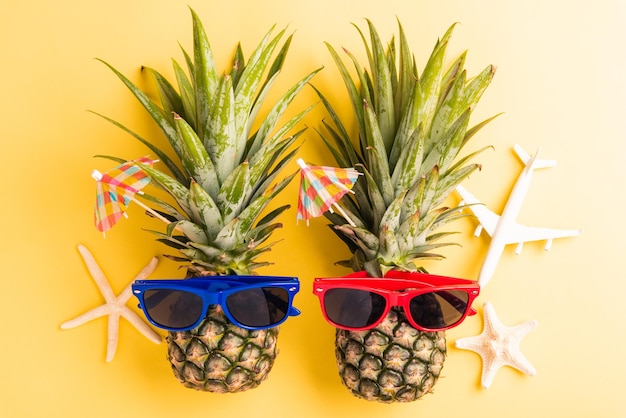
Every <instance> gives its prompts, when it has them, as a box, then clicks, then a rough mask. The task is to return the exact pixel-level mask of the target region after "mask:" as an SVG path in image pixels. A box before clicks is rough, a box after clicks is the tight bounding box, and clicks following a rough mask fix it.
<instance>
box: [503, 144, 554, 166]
mask: <svg viewBox="0 0 626 418" xmlns="http://www.w3.org/2000/svg"><path fill="white" fill-rule="evenodd" d="M513 148H514V149H515V153H516V154H517V156H518V157H519V159H520V160H522V162H523V163H524V165H529V164H531V167H532V169H533V170H536V169H538V168H547V167H554V166H555V165H556V161H555V160H540V159H538V158H537V156H538V155H539V151H540V150H537V152H536V153H535V155H534V156H531V155H530V154H528V153H527V152H526V151H524V149H523V148H522V147H521V146H519V145H517V144H515V145H514V147H513Z"/></svg>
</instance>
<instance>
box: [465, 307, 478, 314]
mask: <svg viewBox="0 0 626 418" xmlns="http://www.w3.org/2000/svg"><path fill="white" fill-rule="evenodd" d="M476 313H477V312H476V309H474V308H472V307H471V306H470V310H469V312H468V313H467V315H469V316H472V315H476Z"/></svg>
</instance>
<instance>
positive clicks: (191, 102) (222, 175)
mask: <svg viewBox="0 0 626 418" xmlns="http://www.w3.org/2000/svg"><path fill="white" fill-rule="evenodd" d="M191 15H192V20H193V55H189V54H188V53H187V52H186V51H185V50H184V49H183V54H184V57H185V60H186V65H187V69H188V74H189V75H187V73H186V72H185V71H184V70H183V68H182V66H181V65H179V64H178V63H177V62H176V61H175V60H173V69H174V73H175V77H176V85H177V89H176V88H175V87H174V85H173V84H172V83H170V82H169V81H168V80H167V79H166V78H165V77H164V76H163V75H162V74H160V73H159V72H158V71H156V70H154V69H151V68H145V70H146V71H147V72H148V73H149V74H150V75H152V77H153V78H154V81H155V83H156V87H157V90H158V97H159V100H160V105H159V104H157V103H156V102H155V101H153V100H152V99H151V98H150V97H149V96H148V94H146V93H145V92H143V91H142V90H141V89H139V88H138V87H137V86H136V85H135V84H133V83H132V82H131V81H130V80H129V79H128V78H126V77H125V76H124V75H122V74H121V73H120V72H119V71H117V70H116V69H115V68H113V67H112V66H111V65H110V64H108V63H106V62H104V61H102V62H103V63H104V64H106V65H107V66H108V67H109V68H110V69H111V70H112V71H113V72H114V73H115V74H116V75H117V76H118V77H119V78H120V79H121V80H122V82H123V83H124V84H125V85H126V86H127V87H128V89H129V90H130V91H131V92H132V93H133V95H134V96H135V97H136V98H137V99H138V100H139V102H140V103H141V104H142V105H143V107H144V108H145V110H146V111H147V112H148V114H149V115H150V116H151V117H152V119H154V121H155V122H156V123H157V125H158V126H159V127H160V129H161V131H162V132H163V133H164V135H165V137H166V138H167V140H168V142H169V144H170V145H171V147H172V149H173V151H174V153H175V156H176V159H177V162H175V161H174V160H173V159H171V158H170V157H169V156H168V155H167V154H166V153H165V152H164V151H162V150H160V149H159V148H157V147H156V146H155V145H154V144H153V143H151V142H150V141H148V140H146V139H144V138H142V137H141V136H139V135H138V134H136V133H134V132H132V131H131V130H130V129H128V128H126V127H125V126H123V125H121V124H119V123H118V122H116V121H114V120H112V119H110V118H107V117H104V116H103V117H104V118H105V119H107V120H109V121H110V122H112V123H114V124H115V125H116V126H118V127H120V128H122V129H123V130H125V131H126V132H128V133H130V134H131V135H132V136H133V137H135V138H136V139H138V140H139V141H141V142H142V143H143V144H145V145H146V146H147V147H148V148H149V149H150V150H151V151H152V152H153V153H154V154H156V155H157V156H158V158H159V159H160V160H161V161H162V162H163V163H164V165H165V166H166V167H167V169H168V171H169V173H166V172H164V171H160V170H158V169H155V168H153V167H151V166H149V165H144V164H139V163H138V164H139V165H140V166H141V168H142V169H143V170H144V171H145V172H146V173H147V174H148V175H149V176H150V177H151V179H152V180H153V181H154V182H155V183H156V184H157V185H158V186H160V188H162V189H163V190H165V191H166V192H167V193H168V194H169V195H170V196H171V197H172V198H173V200H174V201H175V203H176V206H177V207H176V206H174V205H171V204H169V203H167V202H165V201H163V200H161V199H159V198H157V197H155V196H149V195H144V197H146V198H147V199H148V200H150V201H151V203H152V204H154V205H155V206H156V207H158V208H159V212H160V213H162V214H163V215H164V216H166V217H167V218H169V219H170V220H171V221H172V222H171V223H170V224H168V227H167V230H166V232H165V233H162V232H157V231H151V232H153V233H154V234H156V235H157V239H158V240H159V241H161V242H163V243H165V244H166V245H168V246H170V247H173V248H175V249H177V250H178V251H179V255H178V256H169V257H170V258H172V259H174V260H176V261H180V262H184V263H186V267H187V268H188V271H189V274H193V275H205V274H250V273H251V272H252V271H253V270H254V269H255V268H258V267H260V266H263V265H267V264H269V263H268V262H260V261H257V257H258V256H259V255H261V254H262V253H264V252H266V251H268V250H269V248H270V247H271V245H272V244H273V243H267V242H266V241H267V239H268V238H269V237H270V235H271V234H272V232H274V231H275V230H276V229H277V228H280V227H281V226H282V225H281V224H280V223H277V222H275V220H276V218H277V217H278V216H279V215H280V214H281V213H282V212H283V211H284V210H286V209H287V208H288V207H289V205H285V206H281V207H278V208H276V209H274V210H272V211H270V212H269V213H267V214H266V215H265V216H263V217H262V218H261V214H262V212H263V211H264V209H266V207H267V206H268V204H269V203H270V201H271V200H272V199H273V198H274V197H275V196H276V195H277V194H278V193H279V192H280V191H282V190H283V189H284V188H285V187H286V185H287V184H288V183H289V182H290V181H291V179H292V178H293V176H294V175H295V173H294V174H291V175H288V176H286V177H284V178H282V179H278V176H279V173H280V171H281V170H282V169H283V168H284V167H285V165H286V164H287V163H288V162H289V161H290V160H291V159H292V158H293V157H294V155H295V152H296V149H297V147H296V149H293V148H294V147H292V145H294V142H295V141H296V140H297V138H298V137H299V136H300V135H301V134H302V133H303V131H304V129H302V130H299V131H297V132H295V133H293V134H289V132H290V131H291V130H292V129H293V128H294V127H295V126H296V125H297V124H298V123H299V122H300V121H301V120H302V118H303V117H304V116H305V115H306V114H307V112H308V111H309V110H310V109H311V107H309V108H307V109H305V110H304V111H302V112H300V113H298V114H297V115H295V116H293V117H292V118H290V119H289V120H287V121H286V122H284V123H283V124H282V125H281V124H279V120H280V119H281V116H283V114H284V112H285V110H286V108H287V107H288V105H289V104H290V103H291V102H292V100H293V99H294V97H295V96H296V95H297V94H298V93H299V92H300V90H301V89H302V88H303V86H305V85H306V84H307V83H308V82H309V81H310V79H311V78H312V77H313V76H314V74H315V73H316V72H317V71H319V70H316V71H313V72H311V73H310V74H308V75H307V76H306V77H304V78H303V79H302V80H300V81H299V82H297V83H296V84H295V85H293V86H292V87H291V88H289V89H288V90H287V91H286V92H285V93H284V94H283V96H282V97H280V98H279V99H278V101H277V102H276V103H275V104H274V105H273V107H272V108H271V109H270V110H269V111H267V113H266V114H265V115H264V116H263V118H262V119H260V116H259V114H260V113H259V112H260V110H261V107H262V106H263V104H264V99H265V98H266V96H267V94H268V92H269V91H270V89H271V87H272V85H273V84H274V82H275V80H276V79H277V77H278V75H279V74H280V71H281V68H282V66H283V63H284V60H285V57H286V55H287V51H288V49H289V45H290V43H291V36H289V37H288V38H287V39H286V41H284V42H283V43H282V46H280V49H278V48H279V45H280V43H281V38H282V37H283V35H284V32H285V31H284V30H282V31H280V32H279V33H278V34H277V35H276V36H273V37H272V32H273V29H274V28H272V29H270V30H269V31H268V32H267V33H266V35H265V36H264V37H263V39H262V40H261V42H260V43H259V44H258V46H257V47H256V49H255V50H254V51H253V52H252V54H251V55H250V57H249V58H248V60H247V62H246V61H245V59H244V54H243V51H242V48H241V45H240V44H239V45H238V46H237V48H236V52H235V55H234V58H233V61H232V65H231V67H230V71H229V72H227V73H224V74H222V75H218V71H217V68H216V65H215V62H214V58H213V53H212V51H211V47H210V44H209V41H208V39H207V35H206V32H205V30H204V28H203V26H202V23H201V21H200V19H199V17H198V16H197V14H196V13H195V12H194V11H193V10H191ZM277 49H278V52H277V54H275V58H274V59H273V61H272V60H271V57H272V56H273V55H274V52H275V51H276V50H277ZM270 63H271V65H270ZM100 116H102V115H100ZM257 121H259V122H258V123H256V122H257ZM257 125H258V128H257V129H256V131H254V132H253V131H252V129H253V126H257ZM117 160H118V161H119V159H117ZM259 218H260V219H259Z"/></svg>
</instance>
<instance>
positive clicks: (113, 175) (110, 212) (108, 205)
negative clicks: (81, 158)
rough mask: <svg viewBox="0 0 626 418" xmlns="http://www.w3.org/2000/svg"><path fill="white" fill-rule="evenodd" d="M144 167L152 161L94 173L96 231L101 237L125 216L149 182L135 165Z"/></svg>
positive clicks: (130, 162)
mask: <svg viewBox="0 0 626 418" xmlns="http://www.w3.org/2000/svg"><path fill="white" fill-rule="evenodd" d="M137 162H139V163H142V164H147V165H152V164H154V161H153V160H151V159H149V158H147V157H142V158H139V159H137V160H133V161H127V162H125V163H124V164H121V165H119V166H117V167H115V168H113V169H111V170H109V171H107V172H106V173H104V174H102V173H100V172H99V171H98V170H94V171H93V173H92V174H91V176H92V177H93V178H94V179H95V180H96V205H95V209H94V220H95V223H96V228H97V229H98V231H102V232H103V233H104V232H106V231H108V230H109V229H111V228H113V226H114V225H115V224H116V223H117V221H119V220H120V218H121V217H122V216H126V213H125V211H126V209H127V208H128V205H129V204H130V201H131V200H134V195H135V193H141V192H140V190H141V189H142V188H144V187H145V186H146V185H147V184H148V183H149V182H150V177H148V176H147V174H146V173H144V172H143V170H141V168H139V166H137V164H135V163H137Z"/></svg>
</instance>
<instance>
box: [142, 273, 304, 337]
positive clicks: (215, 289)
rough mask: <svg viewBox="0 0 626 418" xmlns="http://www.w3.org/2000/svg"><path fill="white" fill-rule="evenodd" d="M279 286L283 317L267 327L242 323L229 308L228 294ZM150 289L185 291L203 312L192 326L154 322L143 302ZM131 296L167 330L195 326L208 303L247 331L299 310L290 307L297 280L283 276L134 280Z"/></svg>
mask: <svg viewBox="0 0 626 418" xmlns="http://www.w3.org/2000/svg"><path fill="white" fill-rule="evenodd" d="M268 287H269V288H272V287H273V288H280V289H283V290H285V291H286V292H287V295H288V300H287V303H288V307H287V310H286V312H285V316H284V317H283V318H282V319H281V320H279V321H277V322H275V323H272V324H269V325H266V326H254V325H247V324H243V323H241V322H240V321H239V320H237V319H236V318H235V317H234V316H233V315H232V313H231V312H230V310H229V308H228V304H227V303H226V302H227V299H228V297H229V296H231V295H233V294H236V293H237V292H241V291H244V290H253V289H261V288H268ZM150 290H171V291H178V292H185V293H187V294H193V295H195V296H198V297H199V298H200V299H201V300H202V311H201V313H200V315H199V317H198V319H197V320H196V321H195V322H194V323H193V324H191V325H189V326H185V327H180V328H173V327H169V326H166V325H163V324H160V323H158V322H157V321H155V320H154V319H153V318H152V316H151V315H150V312H149V309H148V308H147V304H146V292H148V291H150ZM132 291H133V295H135V297H136V298H137V299H138V300H139V308H141V309H142V310H143V312H144V315H145V316H146V318H147V319H148V321H149V322H150V323H151V324H152V325H154V326H156V327H158V328H162V329H165V330H168V331H188V330H191V329H193V328H196V327H197V326H198V325H200V323H201V322H202V320H203V319H204V318H205V317H206V315H207V312H208V310H209V306H210V305H219V306H220V307H221V308H222V310H223V311H224V314H225V315H226V317H227V318H228V319H229V320H230V321H231V322H232V323H233V324H235V325H237V326H238V327H241V328H244V329H248V330H262V329H267V328H273V327H275V326H278V325H280V324H282V323H283V322H285V321H286V320H287V318H288V317H290V316H298V315H300V311H299V310H298V309H297V308H296V307H294V306H293V298H294V296H295V295H296V293H298V291H300V281H299V280H298V278H297V277H283V276H202V277H192V278H189V279H164V280H135V281H134V282H133V284H132Z"/></svg>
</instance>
